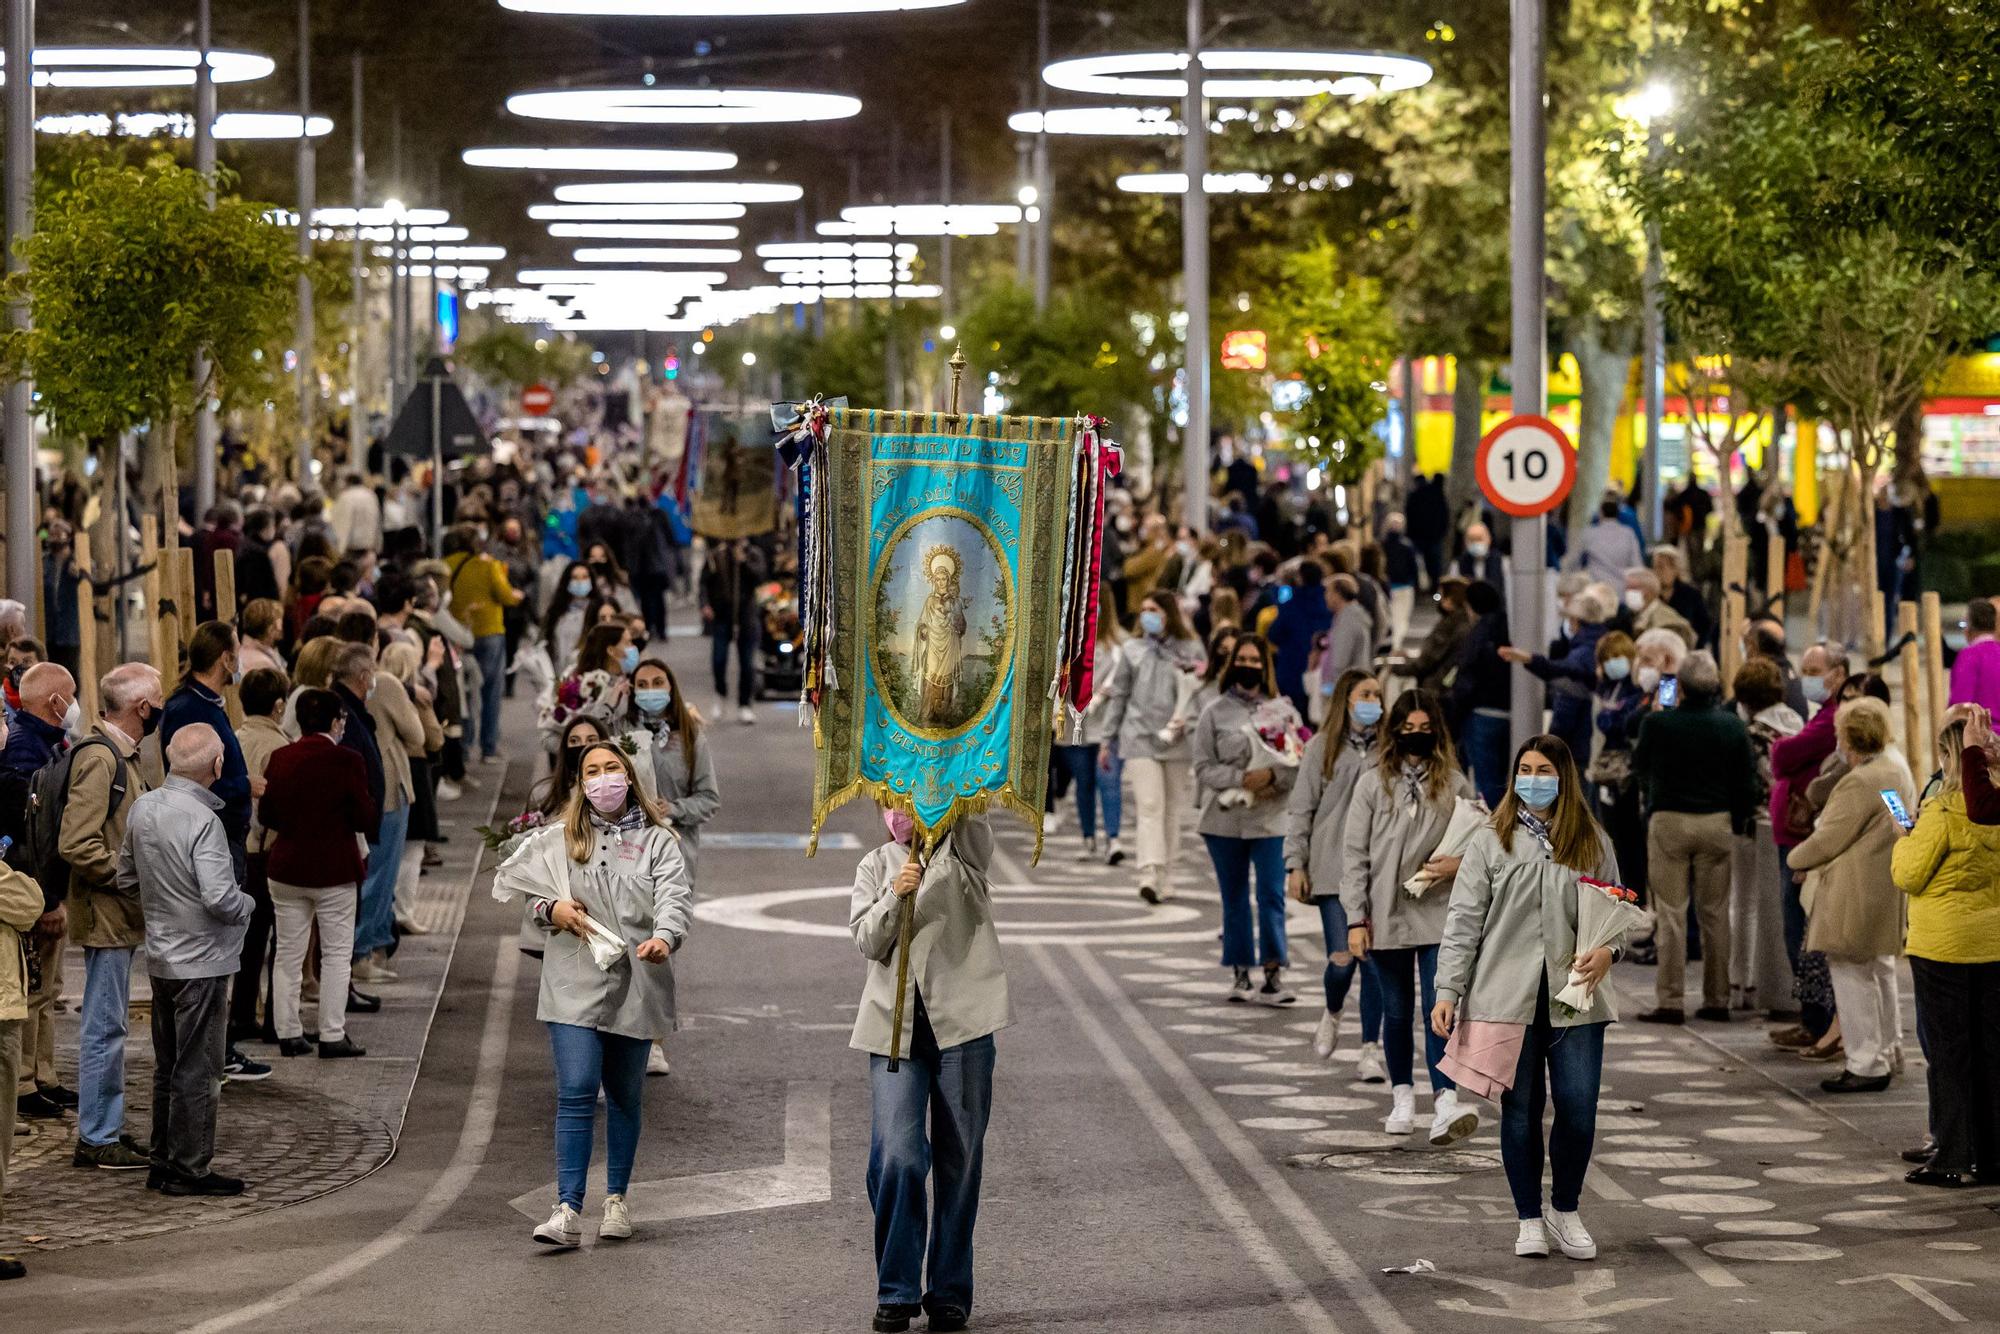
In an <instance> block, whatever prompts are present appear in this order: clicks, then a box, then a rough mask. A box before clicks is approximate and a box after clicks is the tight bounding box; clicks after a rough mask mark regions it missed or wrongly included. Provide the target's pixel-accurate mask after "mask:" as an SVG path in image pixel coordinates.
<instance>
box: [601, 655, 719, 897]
mask: <svg viewBox="0 0 2000 1334" xmlns="http://www.w3.org/2000/svg"><path fill="white" fill-rule="evenodd" d="M623 721H624V725H625V727H626V729H627V737H628V739H629V740H631V741H632V742H634V743H635V745H636V746H637V748H638V751H639V763H638V764H637V765H636V766H635V768H636V769H637V771H638V777H639V786H640V788H641V789H642V790H644V791H645V793H646V795H647V796H649V797H653V798H655V799H656V800H657V801H658V802H659V803H660V806H661V809H663V810H664V811H666V813H667V821H668V823H670V824H671V825H672V826H673V828H674V832H675V833H676V834H679V835H680V837H681V855H682V856H683V857H685V858H686V859H687V864H688V878H689V879H690V880H692V879H694V876H695V870H696V862H697V860H698V857H699V850H700V847H701V827H702V826H703V825H705V824H707V823H708V822H709V820H711V819H712V818H714V815H715V812H716V809H717V808H718V807H719V806H720V805H721V804H722V793H721V791H720V790H719V789H718V788H717V787H716V785H715V761H714V760H713V759H712V758H711V757H710V755H709V751H708V737H707V736H706V735H705V734H704V733H703V730H702V726H701V719H700V717H699V716H698V715H697V714H696V713H695V711H694V710H693V709H691V708H689V707H688V703H687V699H686V697H685V696H683V695H682V694H681V689H680V682H679V680H678V679H676V678H675V676H674V674H673V672H672V671H671V670H669V668H668V667H667V665H666V664H665V663H664V662H661V661H660V660H659V659H658V658H646V659H644V660H642V661H641V662H640V663H639V664H638V666H637V668H636V669H635V670H634V671H633V673H632V703H631V707H630V708H629V709H628V710H627V711H626V713H625V715H624V719H623Z"/></svg>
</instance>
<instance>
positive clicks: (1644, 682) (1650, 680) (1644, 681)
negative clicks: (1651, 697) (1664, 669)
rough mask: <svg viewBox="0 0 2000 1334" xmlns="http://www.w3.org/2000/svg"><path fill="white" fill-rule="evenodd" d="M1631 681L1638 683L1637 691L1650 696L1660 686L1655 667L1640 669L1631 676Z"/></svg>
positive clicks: (1658, 670) (1658, 675)
mask: <svg viewBox="0 0 2000 1334" xmlns="http://www.w3.org/2000/svg"><path fill="white" fill-rule="evenodd" d="M1632 679H1633V680H1635V681H1637V682H1638V683H1639V689H1641V690H1644V691H1646V692H1647V693H1648V694H1650V693H1652V691H1653V690H1654V689H1655V688H1657V687H1658V686H1659V684H1660V669H1659V668H1657V667H1641V668H1640V669H1639V670H1638V671H1636V672H1634V673H1633V674H1632Z"/></svg>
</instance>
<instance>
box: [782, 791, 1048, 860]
mask: <svg viewBox="0 0 2000 1334" xmlns="http://www.w3.org/2000/svg"><path fill="white" fill-rule="evenodd" d="M856 797H870V798H873V799H874V801H875V802H876V804H877V805H880V806H886V807H888V808H889V809H890V810H897V811H902V812H903V813H904V814H906V815H908V816H909V817H910V819H911V820H913V821H915V822H916V826H917V837H918V839H919V840H920V843H921V846H920V848H919V850H918V855H919V856H921V857H923V858H924V859H926V860H928V859H929V858H930V857H931V855H932V854H933V853H935V852H936V851H937V845H938V844H939V843H940V842H942V841H943V839H944V836H945V835H946V834H947V833H949V832H951V827H952V826H953V825H955V824H957V823H958V822H959V821H960V820H964V819H969V818H970V817H972V816H975V815H984V814H986V812H987V811H989V810H992V809H993V808H994V807H999V808H1000V809H1002V810H1009V811H1012V812H1014V814H1016V815H1018V816H1020V817H1021V819H1022V820H1023V821H1024V822H1026V823H1027V825H1028V827H1029V828H1031V829H1033V830H1034V831H1035V855H1034V857H1033V858H1032V859H1031V860H1030V862H1029V865H1031V866H1036V865H1040V864H1041V860H1042V808H1041V804H1040V803H1036V804H1034V805H1030V804H1029V803H1028V802H1026V801H1024V800H1023V799H1022V797H1021V794H1020V793H1018V792H1016V791H1015V790H1014V785H1013V784H1012V783H1007V784H1005V785H1003V786H1002V787H1000V788H999V789H997V790H996V791H992V792H977V793H974V794H973V795H972V796H969V797H954V798H952V803H951V807H950V809H948V810H946V811H945V813H944V817H943V818H942V819H941V820H939V821H938V823H937V824H936V825H934V826H930V827H926V826H925V825H924V822H923V820H922V819H921V818H920V817H919V816H918V815H917V812H916V807H915V805H914V804H913V803H912V802H911V801H910V797H909V794H908V793H905V792H898V791H896V790H895V789H894V788H892V787H890V786H889V785H888V784H887V783H884V782H880V781H878V780H876V779H872V778H857V779H855V780H854V781H853V782H851V783H849V784H848V785H847V786H846V787H843V788H840V789H839V790H838V791H835V792H830V793H828V794H827V796H826V798H825V799H824V800H822V801H819V802H816V803H814V806H813V821H812V835H811V837H810V838H809V839H808V840H807V842H806V856H808V857H812V856H816V855H817V854H818V852H819V832H820V829H821V827H822V826H824V825H825V824H826V817H827V816H829V815H832V814H833V813H834V812H835V811H837V810H839V809H840V808H841V807H842V806H845V805H846V804H847V803H848V802H850V801H852V800H854V799H855V798H856Z"/></svg>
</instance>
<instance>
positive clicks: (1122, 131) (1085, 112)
mask: <svg viewBox="0 0 2000 1334" xmlns="http://www.w3.org/2000/svg"><path fill="white" fill-rule="evenodd" d="M1007 128H1008V129H1010V130H1012V131H1014V133H1016V134H1088V135H1095V136H1099V137H1103V138H1126V139H1139V138H1160V137H1166V136H1170V135H1179V134H1186V133H1187V128H1186V127H1185V126H1183V125H1182V124H1181V118H1180V113H1179V112H1178V111H1176V110H1174V109H1173V108H1172V107H1056V108H1054V109H1052V110H1049V111H1017V112H1015V113H1014V114H1013V115H1011V116H1009V117H1008V118H1007Z"/></svg>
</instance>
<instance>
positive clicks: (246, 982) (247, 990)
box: [229, 852, 274, 1041]
mask: <svg viewBox="0 0 2000 1334" xmlns="http://www.w3.org/2000/svg"><path fill="white" fill-rule="evenodd" d="M264 867H265V855H264V854H263V853H261V852H252V853H248V854H246V855H245V857H244V869H243V892H244V893H245V894H248V895H249V896H250V901H251V902H252V903H253V904H255V905H256V906H255V907H254V908H252V909H251V911H250V926H249V929H248V930H246V931H245V932H244V933H243V957H242V962H241V964H240V965H239V966H238V967H237V970H236V985H235V986H234V987H233V988H232V989H231V991H230V993H229V1036H230V1038H231V1040H232V1041H243V1040H246V1039H248V1040H255V1039H256V1038H257V1037H259V1036H261V1035H262V1034H263V1032H264V1031H265V1030H266V1029H269V1028H270V1027H271V1025H270V1023H269V1021H268V1020H266V1021H265V1022H264V1023H262V1024H259V1023H258V1020H257V998H258V996H259V995H260V994H261V992H262V990H263V987H264V982H265V979H266V978H267V977H268V976H269V975H270V956H271V938H272V933H273V930H274V928H273V926H272V922H273V921H274V918H273V916H272V911H271V882H270V880H269V879H268V878H267V877H266V875H265V873H264Z"/></svg>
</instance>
